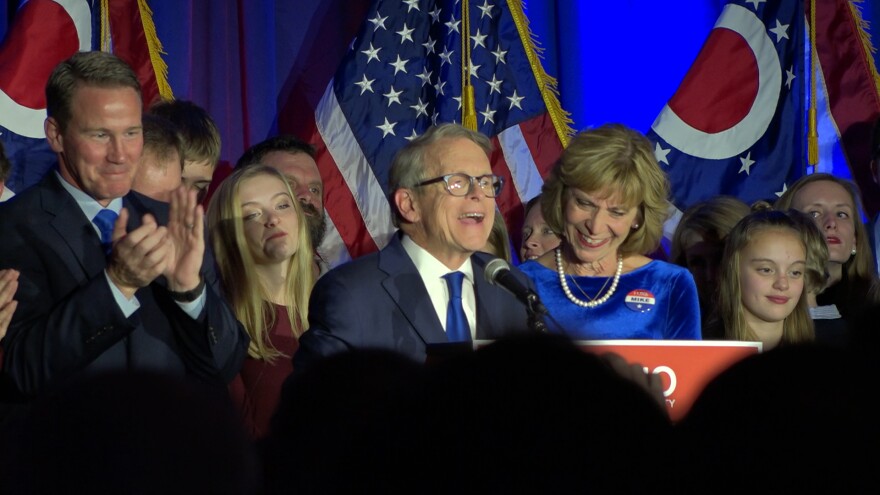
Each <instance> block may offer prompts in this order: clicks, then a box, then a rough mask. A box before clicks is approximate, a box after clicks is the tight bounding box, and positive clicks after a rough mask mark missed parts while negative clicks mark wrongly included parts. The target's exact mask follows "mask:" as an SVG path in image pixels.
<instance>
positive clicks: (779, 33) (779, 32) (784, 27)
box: [770, 19, 788, 43]
mask: <svg viewBox="0 0 880 495" xmlns="http://www.w3.org/2000/svg"><path fill="white" fill-rule="evenodd" d="M770 32H771V33H773V34H775V35H776V42H777V43H779V42H780V41H782V40H783V38H784V39H788V24H782V23H781V22H779V19H776V27H775V28H772V29H770Z"/></svg>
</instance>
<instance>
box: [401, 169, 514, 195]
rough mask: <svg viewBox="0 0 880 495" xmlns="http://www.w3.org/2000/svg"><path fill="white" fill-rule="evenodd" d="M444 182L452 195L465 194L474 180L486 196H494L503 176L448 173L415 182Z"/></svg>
mask: <svg viewBox="0 0 880 495" xmlns="http://www.w3.org/2000/svg"><path fill="white" fill-rule="evenodd" d="M441 181H442V182H445V183H446V190H447V191H449V194H451V195H453V196H467V195H468V194H470V193H471V191H473V189H474V182H476V183H477V184H479V186H480V190H482V191H483V194H485V195H486V197H487V198H494V197H495V196H498V193H500V192H501V187H502V186H503V185H504V178H503V177H499V176H497V175H494V174H488V175H481V176H479V177H473V176H470V175H468V174H448V175H444V176H442V177H435V178H433V179H428V180H424V181H422V182H419V183H418V184H416V187H421V186H427V185H429V184H435V183H437V182H441Z"/></svg>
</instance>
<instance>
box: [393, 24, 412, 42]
mask: <svg viewBox="0 0 880 495" xmlns="http://www.w3.org/2000/svg"><path fill="white" fill-rule="evenodd" d="M413 31H415V28H412V29H411V28H408V27H406V23H405V22H404V23H403V28H402V29H401V30H400V31H395V32H396V33H397V34H399V35H400V44H401V45H402V44H403V42H404V41H409V42H411V43H412V42H413V39H412V34H413Z"/></svg>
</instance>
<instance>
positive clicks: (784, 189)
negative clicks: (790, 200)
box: [774, 182, 788, 198]
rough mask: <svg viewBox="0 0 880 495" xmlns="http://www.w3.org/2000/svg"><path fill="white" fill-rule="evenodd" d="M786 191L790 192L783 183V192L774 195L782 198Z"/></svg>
mask: <svg viewBox="0 0 880 495" xmlns="http://www.w3.org/2000/svg"><path fill="white" fill-rule="evenodd" d="M785 191H788V186H786V185H785V182H783V183H782V190H781V191H777V192H776V193H774V194H776V197H779V198H781V197H782V195H783V194H785Z"/></svg>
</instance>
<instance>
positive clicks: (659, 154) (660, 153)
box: [654, 143, 672, 165]
mask: <svg viewBox="0 0 880 495" xmlns="http://www.w3.org/2000/svg"><path fill="white" fill-rule="evenodd" d="M670 151H672V148H670V149H668V150H665V149H663V147H661V146H660V143H654V158H656V159H657V163H665V164H667V165H669V160H667V158H666V156H667V155H669V152H670Z"/></svg>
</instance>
